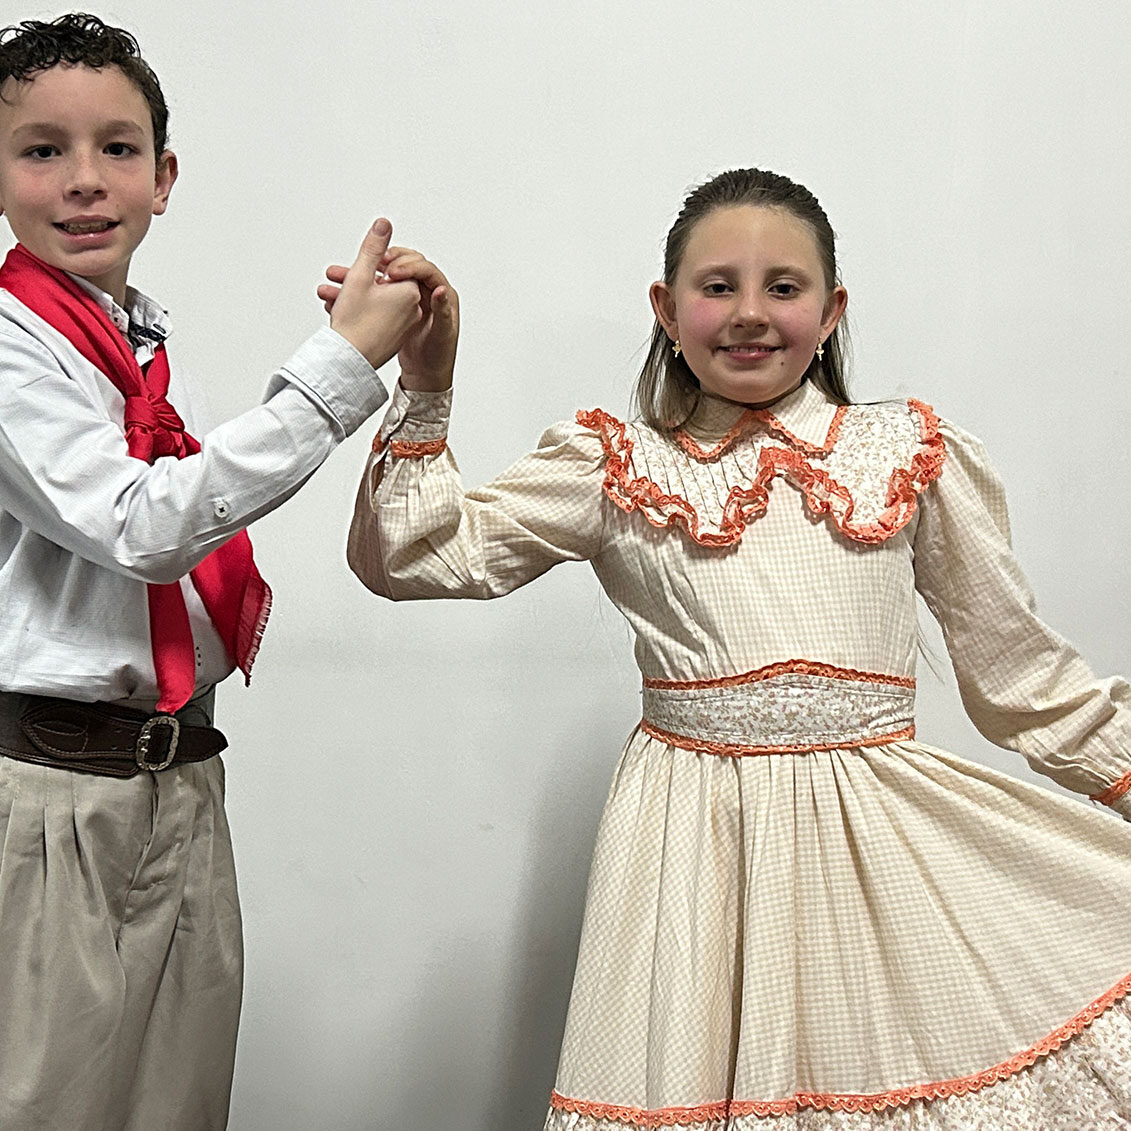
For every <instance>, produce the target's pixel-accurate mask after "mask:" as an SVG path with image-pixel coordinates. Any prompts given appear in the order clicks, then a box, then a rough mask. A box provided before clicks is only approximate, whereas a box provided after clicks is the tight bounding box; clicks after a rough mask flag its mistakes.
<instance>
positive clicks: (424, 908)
mask: <svg viewBox="0 0 1131 1131" xmlns="http://www.w3.org/2000/svg"><path fill="white" fill-rule="evenodd" d="M61 10H62V9H59V8H55V7H52V8H44V7H33V6H27V7H25V8H23V9H20V8H19V7H17V5H16V4H15V3H10V4H8V5H7V11H6V15H5V17H4V22H8V21H10V20H14V19H18V18H24V17H41V18H42V17H50V16H54V15H56V14H58V12H59V11H61ZM96 10H97V11H98V14H99V15H101V16H103V18H105V19H107V20H109V21H110V22H115V23H121V24H124V25H126V26H128V27H130V28H131V29H132V30H133V31H134V32H135V33H136V34H137V35H138V38H139V39H140V41H141V43H142V46H143V49H144V50H145V53H146V55H147V57H148V59H149V60H150V62H151V63H152V64H153V66H154V67H155V69H156V70H157V72H158V74H159V75H160V77H161V79H162V82H163V84H164V87H165V90H166V94H167V96H168V98H169V101H170V105H171V109H172V119H171V142H172V146H173V148H174V149H175V150H176V151H177V153H178V155H179V157H180V162H181V170H182V173H181V180H180V182H179V183H178V184H177V186H176V189H175V191H174V194H173V197H172V201H171V205H170V210H169V213H168V215H166V216H165V217H163V218H161V219H159V220H158V221H156V222H155V224H154V228H153V230H152V232H151V235H150V237H149V239H148V240H147V241H146V243H145V244H144V245H143V247H142V249H141V250H140V252H139V254H138V256H137V257H136V259H135V264H134V270H133V274H132V281H133V282H134V283H135V284H136V285H138V286H140V287H142V288H143V289H145V290H147V291H149V292H150V293H151V294H154V295H155V296H157V297H159V298H160V299H161V300H162V301H163V302H165V303H166V304H167V305H168V306H169V307H170V309H171V311H172V314H173V318H174V324H175V327H176V333H175V337H174V339H173V341H172V342H171V348H173V349H176V350H177V352H178V355H179V356H180V359H181V360H182V362H186V363H188V364H189V365H190V366H191V367H192V368H193V369H194V370H195V371H197V373H198V374H200V375H201V377H202V379H203V381H204V383H205V384H206V385H207V387H208V389H209V391H210V394H211V399H212V407H213V410H214V414H215V415H216V417H217V418H218V419H219V418H222V417H225V416H228V415H232V414H234V413H236V412H238V411H240V410H241V409H243V408H245V407H248V406H249V405H251V404H252V403H254V402H255V401H256V400H257V399H258V398H259V396H260V394H261V390H262V388H263V385H264V382H265V379H266V377H267V375H268V373H269V371H270V370H271V369H272V368H273V367H274V366H275V365H276V364H278V363H280V362H281V361H282V360H284V359H285V358H286V356H287V355H288V354H289V353H290V351H291V350H292V348H293V347H294V346H296V345H297V344H298V343H299V342H300V341H301V340H302V339H303V338H304V337H305V336H306V335H307V334H308V333H309V332H310V331H312V330H313V329H314V328H315V327H317V326H318V325H320V324H321V323H322V321H323V320H324V314H323V312H322V310H321V307H320V305H319V303H318V302H317V300H316V299H315V297H314V288H315V286H316V285H317V283H318V282H319V280H320V278H321V274H322V271H323V269H324V267H325V266H326V265H327V264H328V263H330V262H332V261H343V262H348V261H349V260H350V259H351V258H352V256H353V253H354V251H355V249H356V245H357V243H358V241H359V240H360V237H361V234H362V232H363V231H364V229H365V227H366V225H367V224H368V223H369V222H370V221H371V220H372V219H373V218H374V217H375V216H376V215H379V214H384V215H388V216H389V217H390V218H391V219H392V220H393V222H394V225H395V228H396V238H397V240H398V241H403V242H407V243H409V244H411V245H415V246H419V247H421V248H422V249H423V250H425V251H426V252H427V253H428V254H429V255H430V256H431V257H433V258H434V259H435V260H436V261H437V262H438V263H440V264H441V265H442V266H443V267H444V268H445V270H446V271H447V272H448V273H449V276H450V278H451V279H452V281H453V283H454V284H455V285H456V287H457V288H458V289H459V290H460V292H461V295H462V300H463V312H464V326H465V330H464V335H463V341H462V345H461V361H460V365H459V371H458V375H457V397H456V405H455V418H454V423H453V426H452V433H451V444H452V447H453V450H454V451H455V453H456V455H457V458H458V459H459V461H460V464H461V467H462V468H463V471H464V474H465V476H466V478H467V479H468V481H469V482H478V481H481V480H483V479H485V478H487V477H489V476H490V475H492V474H494V473H495V472H497V471H499V470H501V469H502V468H503V467H504V466H506V465H507V464H508V463H509V462H510V461H511V460H512V459H513V458H515V457H516V456H517V455H518V454H520V453H521V452H522V451H524V450H526V449H527V448H528V447H530V446H532V445H533V444H534V443H535V442H536V440H537V437H538V435H539V434H540V432H541V431H542V429H543V428H544V427H545V426H546V425H547V424H548V423H550V422H551V421H553V420H556V419H560V418H563V417H567V416H570V415H572V413H573V412H574V411H575V410H576V409H577V408H590V407H593V406H594V405H598V404H599V405H601V406H602V407H605V408H607V409H608V410H609V411H612V412H614V413H617V414H621V413H623V412H624V411H625V410H626V408H627V402H628V395H629V390H630V387H631V382H632V378H633V376H634V374H635V371H636V368H637V366H638V364H639V361H640V356H641V347H642V345H643V343H644V341H645V339H646V337H647V335H648V332H649V329H650V324H651V318H650V312H649V308H648V304H647V287H648V284H649V283H650V282H651V281H652V279H653V278H655V277H656V275H657V273H658V271H659V265H660V257H661V245H662V240H663V237H664V235H665V233H666V231H667V228H668V225H669V224H670V222H671V220H672V218H673V217H674V214H675V212H676V210H677V208H678V205H679V202H680V200H681V198H682V196H683V194H684V193H685V191H686V190H687V189H688V188H689V187H690V186H691V185H692V184H694V183H696V182H698V181H700V180H703V179H705V178H707V177H708V176H710V175H711V174H713V173H715V172H718V171H719V170H721V169H724V168H727V167H732V166H738V165H761V166H764V167H767V168H771V169H774V170H776V171H779V172H783V173H786V174H788V175H790V176H792V177H794V178H795V179H798V180H801V181H802V182H804V183H805V184H807V185H808V186H809V187H810V188H811V189H813V191H814V192H815V193H816V194H817V195H818V196H819V197H820V199H821V201H822V203H823V204H824V205H825V207H826V209H827V211H828V213H829V215H830V217H831V219H832V222H833V226H834V227H835V228H836V230H837V232H838V233H839V237H840V243H839V246H840V255H841V268H842V274H843V277H844V282H845V283H846V285H847V287H848V290H849V293H850V307H849V310H850V324H851V328H852V331H853V335H854V342H855V355H856V364H855V369H854V381H853V391H854V393H855V395H856V397H857V398H858V399H861V400H872V399H878V398H880V397H885V396H908V395H913V396H916V397H919V398H921V399H923V400H926V401H928V402H930V403H932V404H934V405H935V407H936V408H937V409H938V411H939V412H940V413H942V414H943V415H946V416H949V417H951V418H953V419H955V420H956V421H958V422H959V423H960V424H962V425H963V426H964V427H966V428H967V429H969V430H970V431H973V432H974V433H976V434H978V435H980V436H981V437H982V438H983V439H984V440H986V441H987V443H988V445H989V448H990V451H991V453H992V455H993V456H994V457H995V459H996V462H997V464H998V466H999V468H1000V470H1001V471H1002V473H1003V475H1004V477H1005V479H1006V483H1007V486H1008V487H1009V489H1010V498H1011V504H1012V513H1013V519H1014V535H1015V544H1016V547H1017V550H1018V554H1019V556H1020V558H1021V560H1022V563H1023V564H1024V566H1025V568H1026V570H1027V572H1028V574H1029V577H1030V579H1031V580H1032V581H1033V583H1034V585H1035V587H1036V590H1037V593H1038V596H1039V603H1040V608H1041V610H1042V611H1043V613H1044V615H1045V617H1046V619H1048V620H1049V621H1050V622H1051V623H1052V624H1054V625H1055V626H1057V627H1058V628H1060V629H1061V630H1062V631H1063V632H1064V633H1066V634H1067V635H1069V636H1070V637H1071V638H1073V639H1074V640H1075V641H1077V642H1078V643H1079V645H1080V646H1081V648H1082V650H1083V651H1084V653H1085V655H1086V656H1087V657H1088V658H1089V660H1090V661H1091V662H1092V664H1093V665H1094V666H1095V667H1096V668H1097V669H1098V670H1100V671H1102V672H1104V673H1110V672H1112V671H1118V670H1121V669H1122V670H1127V669H1128V668H1131V647H1129V646H1128V639H1129V637H1128V629H1129V627H1131V615H1129V613H1128V602H1127V599H1126V594H1127V586H1128V575H1129V570H1128V554H1129V550H1131V536H1129V532H1128V516H1129V506H1128V500H1127V494H1126V490H1127V488H1126V483H1127V480H1128V477H1129V474H1131V457H1129V455H1128V448H1127V419H1128V415H1129V413H1131V394H1129V390H1128V384H1129V381H1131V367H1129V363H1128V350H1127V344H1126V343H1127V325H1128V307H1129V305H1131V295H1129V285H1128V269H1127V265H1128V263H1129V262H1131V228H1129V224H1128V201H1127V194H1128V188H1127V186H1128V185H1129V184H1131V147H1129V146H1128V145H1127V142H1126V123H1127V121H1128V120H1129V119H1131V84H1128V82H1127V70H1126V60H1125V54H1126V53H1125V46H1126V44H1127V42H1128V36H1129V34H1131V12H1129V10H1128V8H1127V6H1126V5H1125V4H1123V3H1120V2H1117V0H1103V2H1097V3H1092V4H1087V5H1078V4H1073V5H1069V4H1068V3H1067V2H1063V3H1057V2H1051V0H1027V2H1025V3H1021V2H1020V0H995V2H994V3H992V4H990V3H985V2H977V0H963V2H956V3H952V4H948V5H938V4H932V5H927V4H915V3H899V2H895V0H857V2H856V3H853V4H845V3H836V2H833V0H829V2H824V3H819V2H812V0H794V2H792V3H788V4H787V3H780V2H779V3H774V4H770V3H765V2H763V0H699V2H697V3H679V2H676V0H647V2H644V0H617V2H614V3H608V2H605V3H589V2H580V0H563V2H561V3H558V4H554V5H550V4H545V5H540V4H525V5H521V4H517V3H513V4H512V3H501V2H494V3H489V2H482V0H464V2H463V3H454V2H448V3H441V2H439V0H385V2H384V3H380V4H376V3H362V2H361V0H353V2H351V3H348V4H346V3H340V2H338V0H326V2H325V3H323V4H321V5H318V6H317V7H315V6H312V5H310V4H308V3H299V2H297V0H276V2H274V3H253V2H251V0H234V2H233V0H227V2H221V0H181V2H180V3H177V4H168V3H156V2H143V0H114V2H113V3H111V4H106V5H101V6H99V7H98V8H97V9H96ZM1121 139H1123V140H1121ZM7 242H9V241H8V240H7V233H6V231H5V232H4V235H3V237H2V238H0V244H3V245H5V246H6V243H7ZM384 376H386V378H387V379H388V380H395V376H396V370H395V366H389V367H387V370H386V372H385V374H384ZM375 427H376V422H374V427H373V428H369V429H365V430H363V432H362V433H361V434H359V435H357V436H355V437H353V438H352V440H351V441H350V442H348V443H347V444H345V445H344V448H343V450H341V451H339V452H337V453H336V454H335V455H334V456H333V458H332V459H331V460H330V461H329V463H328V465H327V466H326V467H325V468H323V469H322V470H321V471H320V472H319V473H318V475H317V476H316V477H315V478H314V480H313V481H312V482H311V483H309V484H308V485H307V486H306V487H305V488H304V490H303V491H302V493H301V494H300V495H299V496H298V497H297V498H295V499H294V500H292V501H291V502H290V503H288V504H287V505H286V506H284V507H283V508H282V509H281V510H280V511H279V512H278V513H276V514H274V515H272V516H270V517H269V518H268V519H266V520H264V521H263V522H262V523H260V524H259V525H258V526H257V527H256V528H255V529H254V531H253V535H254V539H255V542H256V546H257V556H258V559H259V562H260V564H261V567H262V569H263V572H264V574H265V576H267V577H268V579H269V580H270V581H271V582H272V583H273V585H274V588H275V593H276V609H275V613H274V616H273V618H272V624H271V626H270V629H269V631H268V635H267V638H266V640H265V643H264V646H263V651H262V653H261V656H260V659H259V662H258V666H257V670H256V679H255V683H254V685H253V687H252V688H251V689H250V691H245V690H243V689H242V688H241V687H239V686H238V685H237V682H236V681H235V680H230V681H229V683H228V685H226V686H225V687H224V688H223V689H222V691H221V697H220V724H221V725H222V726H223V727H224V729H225V730H226V731H227V733H228V735H229V738H230V740H231V747H232V748H231V752H230V754H229V755H228V757H227V765H228V790H229V792H228V799H229V810H230V817H231V821H232V825H233V832H234V837H235V841H236V850H237V859H238V864H239V869H240V879H241V884H242V894H243V902H244V914H245V931H246V941H247V984H246V994H245V1005H244V1020H243V1027H242V1030H241V1036H240V1046H239V1058H238V1064H237V1077H236V1085H235V1092H234V1097H233V1106H232V1123H231V1125H232V1127H233V1129H235V1131H268V1129H269V1131H304V1129H310V1128H317V1129H319V1131H337V1129H347V1128H348V1129H354V1128H359V1129H362V1128H364V1129H368V1128H381V1129H385V1128H389V1129H396V1131H400V1129H405V1128H412V1129H413V1131H528V1129H531V1131H532V1129H536V1128H538V1127H540V1126H541V1120H542V1116H543V1112H544V1108H545V1103H546V1099H547V1095H548V1091H549V1089H550V1087H551V1084H552V1082H553V1073H554V1066H555V1062H556V1057H557V1046H558V1042H559V1040H560V1036H561V1030H562V1026H563V1022H564V1015H565V1008H566V1002H567V998H568V993H569V984H570V978H571V975H572V969H573V962H574V957H575V949H576V944H577V937H578V932H579V928H580V921H581V910H582V902H583V897H584V887H585V879H586V871H587V868H588V861H589V854H590V851H591V848H592V842H593V837H594V833H595V829H596V824H597V820H598V816H599V812H600V807H601V804H602V802H603V800H604V796H605V792H606V789H607V784H608V781H609V778H610V776H611V772H612V768H613V765H614V762H615V760H616V757H617V754H618V751H619V749H620V746H621V744H622V742H623V740H624V738H625V736H626V735H627V733H628V731H629V730H630V729H631V727H632V726H633V724H634V723H635V721H636V720H637V718H638V714H639V702H638V693H639V689H638V680H637V676H636V674H635V671H634V668H633V664H632V660H631V651H630V640H629V638H628V633H627V630H626V628H625V627H624V626H623V624H622V623H621V622H620V620H619V616H618V614H617V613H616V612H615V611H614V610H613V609H612V607H611V606H610V605H608V604H607V602H605V600H604V599H603V597H602V596H601V595H600V593H599V591H598V588H597V586H596V583H595V581H594V579H593V578H592V576H591V574H590V573H589V571H588V570H587V568H586V567H583V566H571V567H566V568H563V569H559V570H556V571H554V572H553V573H552V574H551V575H549V576H548V577H546V578H544V579H542V580H541V581H539V582H538V583H537V584H536V585H534V586H532V587H530V588H529V589H527V590H523V591H521V592H519V593H517V594H515V595H514V596H512V597H510V598H508V599H507V600H506V601H504V602H501V603H496V604H489V605H470V604H469V605H459V604H449V603H446V602H439V603H432V604H428V605H396V606H394V605H391V604H388V603H385V602H382V601H380V600H378V599H377V598H375V597H373V596H372V595H370V594H368V593H367V592H366V591H365V590H363V589H362V588H361V586H360V585H359V584H358V583H357V582H356V581H355V580H354V579H353V577H352V575H351V574H350V573H349V572H348V571H347V568H346V566H345V561H344V542H345V532H346V528H347V524H348V516H349V512H350V509H351V505H352V500H353V494H354V490H355V486H356V482H357V477H358V475H359V474H360V470H361V467H362V464H363V462H364V459H365V454H366V451H367V449H368V444H369V440H370V438H371V436H372V433H373V431H374V430H375ZM924 615H925V614H924ZM927 635H928V639H929V641H931V642H932V643H931V644H930V647H931V648H932V649H933V650H934V652H935V653H936V655H937V656H938V657H939V659H938V661H937V662H936V663H935V667H937V668H938V670H939V673H940V675H938V676H935V675H933V674H932V672H931V671H930V670H929V668H928V666H927V665H926V664H923V665H921V670H920V677H921V678H920V687H921V705H920V719H919V734H920V737H921V738H922V739H924V740H925V741H928V742H932V743H935V744H939V745H943V746H947V747H949V748H951V749H953V750H955V751H957V752H959V753H961V754H964V755H966V756H968V757H972V758H975V759H981V760H984V761H987V762H990V763H992V764H994V765H996V766H998V767H999V768H1006V769H1009V770H1011V771H1013V772H1016V773H1018V774H1022V775H1027V776H1030V777H1031V776H1032V775H1029V773H1028V770H1027V768H1026V767H1025V766H1024V764H1023V763H1022V761H1021V759H1020V758H1019V757H1017V756H1016V755H1013V754H1009V753H1006V752H1002V751H998V750H996V749H994V748H992V747H990V746H989V745H988V744H986V743H985V742H984V741H982V740H981V739H980V738H979V737H978V736H977V735H976V734H975V733H974V732H973V730H972V728H971V727H970V726H969V724H968V723H967V722H966V721H965V719H964V717H963V716H962V715H961V710H960V707H959V705H958V701H957V697H956V695H955V693H954V691H953V689H952V687H951V684H950V681H949V674H948V672H947V668H946V662H945V659H944V658H943V657H944V653H943V650H942V646H941V643H939V641H938V637H937V636H935V635H933V634H932V633H931V632H930V631H928V634H927ZM171 1070H173V1071H175V1066H171Z"/></svg>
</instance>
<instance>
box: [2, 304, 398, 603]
mask: <svg viewBox="0 0 1131 1131" xmlns="http://www.w3.org/2000/svg"><path fill="white" fill-rule="evenodd" d="M35 322H38V320H37V319H34V316H33V315H31V314H30V312H29V313H28V318H27V320H26V321H25V320H24V319H22V318H21V319H20V320H19V321H14V320H13V319H11V318H0V508H2V509H3V510H4V511H6V512H7V513H8V514H9V515H11V516H12V517H13V518H14V519H16V520H17V522H18V523H19V524H20V525H21V526H23V527H25V528H26V529H27V530H29V531H31V532H34V533H35V534H37V535H40V536H41V537H43V538H46V539H48V540H49V541H51V542H52V543H54V544H56V545H58V546H60V547H62V548H63V549H65V550H68V551H70V552H71V553H73V554H77V555H79V556H80V557H82V558H84V559H86V560H88V561H91V562H94V563H95V564H97V565H99V566H102V567H104V568H106V569H109V570H113V571H115V572H117V573H121V574H124V575H126V576H127V577H131V578H134V579H136V580H139V581H145V582H158V583H162V582H171V581H175V580H177V579H178V578H180V577H183V576H184V575H185V574H187V573H188V572H189V571H190V570H191V569H192V568H193V567H194V566H195V565H196V564H197V563H198V562H199V561H201V560H202V559H203V558H204V557H205V556H207V555H208V554H209V553H210V552H211V551H212V550H214V549H215V548H216V547H217V546H219V545H221V544H222V543H224V542H225V541H226V540H227V539H228V538H230V537H231V536H232V535H233V534H235V533H237V532H238V531H239V530H241V529H243V528H244V527H245V526H247V525H249V524H250V523H251V522H254V521H255V519H257V518H259V517H260V516H261V515H263V514H266V513H267V512H269V511H270V510H272V509H274V508H275V507H276V506H278V505H279V504H280V503H282V502H283V501H284V500H286V499H287V498H289V497H290V496H291V495H292V494H293V493H294V492H295V491H296V490H297V489H298V488H299V487H300V486H301V485H302V483H304V482H305V481H306V479H307V478H308V477H309V476H310V475H311V474H312V473H313V472H314V471H315V469H316V468H317V467H318V466H319V465H320V464H321V463H322V461H323V460H324V459H325V458H326V457H327V456H328V455H329V454H330V452H331V451H332V450H333V449H334V447H335V446H336V445H337V444H338V443H340V442H341V440H343V439H344V438H345V437H346V436H348V435H350V434H351V433H352V432H354V431H356V429H357V428H358V427H359V426H360V425H361V424H362V422H363V421H364V420H365V419H366V418H367V417H368V416H369V415H371V414H372V413H373V412H374V411H375V410H376V409H377V408H378V407H379V406H380V405H381V404H382V403H383V402H384V401H385V400H386V399H387V394H386V392H385V390H384V388H383V387H382V385H381V384H380V382H379V381H378V379H377V377H376V374H375V373H374V370H373V369H372V367H371V366H370V365H369V363H368V362H367V361H366V360H365V359H364V357H362V356H361V354H360V353H358V352H357V350H355V349H354V347H353V346H352V345H350V344H349V343H348V342H347V341H346V340H345V339H344V338H342V337H341V336H340V335H339V334H337V333H336V332H335V331H333V330H331V329H329V328H328V327H327V328H323V329H321V330H319V331H318V332H317V333H315V334H314V335H313V336H312V337H311V338H310V339H308V340H307V341H306V342H305V343H304V344H303V345H302V346H300V347H299V349H298V350H297V351H296V352H295V354H294V355H293V356H292V357H291V358H290V360H289V361H288V362H286V364H285V365H283V366H282V367H281V368H280V369H279V370H278V371H277V372H276V373H275V375H274V376H273V377H272V378H271V380H270V381H269V383H268V386H267V390H266V394H265V396H264V400H263V402H262V403H261V404H260V405H258V406H257V407H255V408H253V409H250V410H249V411H247V412H245V413H242V414H241V415H239V416H237V417H235V418H234V419H232V420H229V421H227V422H226V423H224V424H221V425H220V426H218V427H216V428H213V429H211V430H210V431H208V432H207V433H206V434H204V435H197V437H196V438H197V440H199V441H200V444H201V451H200V452H199V453H198V454H196V455H192V456H188V457H186V458H185V459H182V460H175V459H168V458H166V459H159V460H157V461H156V462H155V463H153V464H152V465H150V464H147V463H145V462H143V461H142V460H138V459H135V458H133V457H132V456H130V455H129V452H128V449H127V446H126V439H125V435H124V433H123V431H122V428H121V424H120V422H118V421H115V420H114V419H112V417H111V412H110V409H109V407H108V403H107V399H109V401H110V402H111V403H112V400H113V398H114V397H115V396H117V395H118V394H116V392H115V391H114V390H113V388H112V386H110V384H109V382H108V381H106V379H105V378H103V377H101V376H100V375H98V374H97V373H95V372H93V371H92V370H91V367H90V366H89V364H88V363H87V362H86V361H85V360H84V359H82V358H81V357H80V356H79V355H78V354H77V353H75V352H74V351H73V350H71V349H70V347H69V343H66V341H65V339H62V338H61V337H59V335H58V334H56V332H55V331H53V330H51V328H50V327H48V326H47V325H46V323H40V324H39V325H40V326H42V328H43V331H44V332H43V333H42V334H37V333H36V332H33V330H32V329H31V328H29V326H31V325H34V323H35ZM70 354H73V358H72V357H71V356H70ZM83 367H85V371H84V370H83ZM68 370H70V372H69V371H68ZM103 384H104V386H105V387H104V388H103V387H102V385H103ZM92 388H96V389H97V390H98V391H97V392H96V393H95V394H94V395H92V392H91V390H92ZM107 390H108V391H107ZM100 397H101V398H103V399H102V400H100V399H99V398H100ZM175 407H177V406H175Z"/></svg>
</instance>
